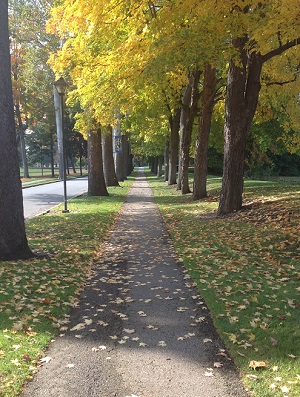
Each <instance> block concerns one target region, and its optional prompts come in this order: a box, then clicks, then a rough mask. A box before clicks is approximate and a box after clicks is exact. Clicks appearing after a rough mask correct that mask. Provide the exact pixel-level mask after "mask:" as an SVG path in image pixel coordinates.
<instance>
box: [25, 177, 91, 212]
mask: <svg viewBox="0 0 300 397" xmlns="http://www.w3.org/2000/svg"><path fill="white" fill-rule="evenodd" d="M87 188H88V178H87V177H83V178H77V179H72V180H69V181H67V196H68V199H70V198H72V197H75V196H78V195H80V194H82V193H84V192H86V191H87ZM63 200H64V190H63V182H55V183H49V184H46V185H39V186H33V187H28V188H26V189H23V205H24V217H25V219H29V218H32V217H34V216H36V215H39V214H41V213H43V212H45V211H47V210H49V209H50V208H52V207H54V206H55V205H58V204H61V203H63Z"/></svg>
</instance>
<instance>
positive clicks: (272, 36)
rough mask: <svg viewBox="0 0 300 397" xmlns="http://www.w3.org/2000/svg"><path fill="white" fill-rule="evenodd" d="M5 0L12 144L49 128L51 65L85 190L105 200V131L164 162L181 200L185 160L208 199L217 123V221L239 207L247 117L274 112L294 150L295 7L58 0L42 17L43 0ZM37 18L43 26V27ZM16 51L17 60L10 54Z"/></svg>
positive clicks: (292, 1)
mask: <svg viewBox="0 0 300 397" xmlns="http://www.w3.org/2000/svg"><path fill="white" fill-rule="evenodd" d="M11 4H12V5H13V7H14V10H18V9H20V20H19V22H18V23H16V25H15V26H14V25H13V24H12V26H11V32H12V33H11V36H12V43H16V44H15V54H16V55H14V52H13V51H12V55H13V62H12V66H13V67H12V71H13V83H14V93H15V95H14V98H15V99H14V101H15V112H16V117H17V126H18V130H19V136H20V137H22V129H23V127H24V120H26V121H27V120H29V119H32V120H35V121H34V122H33V123H32V124H34V123H36V124H38V123H47V127H46V128H45V129H46V130H47V131H50V130H51V128H53V126H54V115H53V100H52V95H49V93H51V92H52V84H53V81H54V74H53V72H52V70H51V69H52V68H53V70H54V71H55V73H56V77H58V76H59V75H64V77H65V78H66V79H67V80H68V82H69V87H70V88H71V91H70V92H69V96H68V103H67V104H68V108H69V109H73V110H74V113H76V115H75V118H76V125H75V128H76V129H77V131H80V132H81V133H83V134H84V135H85V137H87V136H89V153H90V154H89V155H90V156H91V157H90V165H91V170H90V171H91V172H90V174H91V175H92V176H95V177H92V179H91V181H92V183H91V188H89V189H90V194H106V192H105V189H103V188H100V187H99V186H100V185H101V183H102V182H103V177H102V180H100V179H99V178H98V177H97V175H98V176H99V175H100V174H103V170H101V164H102V161H99V159H101V155H102V149H101V150H100V147H101V145H102V143H101V139H100V138H101V135H103V133H104V132H105V131H111V130H113V131H117V134H120V131H122V132H123V134H124V131H126V134H127V133H128V132H129V133H130V138H129V139H130V144H131V147H132V148H133V150H134V152H135V153H136V155H142V154H143V151H144V152H145V151H147V153H148V154H152V155H160V156H162V155H164V158H165V163H166V170H167V172H166V179H167V180H168V183H169V184H174V183H178V188H180V189H181V191H182V193H186V192H188V191H189V185H188V178H187V172H188V165H189V160H190V155H192V156H193V158H194V161H195V180H194V191H193V196H194V199H199V198H201V197H205V195H206V173H207V151H208V145H209V136H210V133H211V129H212V128H211V126H212V124H213V125H214V124H215V123H216V120H217V122H220V121H221V122H223V126H224V127H223V131H224V135H223V136H224V149H223V150H224V164H223V185H222V192H221V197H220V204H219V209H218V214H219V215H223V214H227V213H229V212H232V211H235V210H238V209H240V208H241V205H242V192H243V174H244V160H245V155H246V142H247V139H248V137H249V134H250V128H251V125H252V124H253V120H255V121H256V122H257V123H259V122H265V121H267V120H269V119H272V118H278V115H280V125H281V127H282V129H283V134H282V135H281V137H280V138H281V139H282V142H284V143H285V145H286V147H287V148H289V149H290V150H294V151H296V150H299V147H300V145H299V141H300V140H299V125H298V124H297V123H298V122H299V117H298V116H299V92H298V87H297V77H298V74H299V46H298V44H299V37H298V32H299V24H300V21H299V18H298V11H297V10H298V8H297V0H286V1H285V2H282V1H279V0H263V1H257V0H253V1H246V0H223V1H222V2H211V1H209V0H197V1H196V0H195V1H191V0H159V1H157V2H153V1H151V0H134V1H131V0H126V1H125V0H121V1H120V0H108V1H102V0H89V1H86V0H77V1H75V2H74V1H73V0H61V1H58V2H55V5H56V6H55V7H53V8H52V10H51V18H50V20H48V18H49V11H50V7H51V6H52V1H51V0H22V1H16V0H11ZM6 6H7V2H6V1H5V2H4V3H3V4H2V7H4V8H5V7H6ZM18 7H20V8H18ZM33 7H34V8H33ZM33 9H34V12H33V11H32V10H33ZM35 12H37V13H38V17H37V15H36V14H35ZM15 15H17V14H16V13H15ZM3 18H4V17H3ZM24 21H26V23H24ZM41 21H42V22H43V23H42V25H43V24H44V23H45V25H46V22H47V21H48V22H47V30H45V29H43V28H41ZM4 26H5V24H4V25H3V27H4ZM3 27H2V29H3ZM16 27H18V28H19V30H18V29H17V28H16ZM20 27H21V28H20ZM16 32H18V33H16ZM58 37H59V39H58ZM22 40H23V41H22ZM21 41H22V43H23V44H20V43H21ZM33 42H36V43H39V45H32V43H33ZM23 51H25V53H26V57H24V54H22V57H21V56H18V52H21V53H22V52H23ZM49 53H51V58H50V63H49V62H48V56H49ZM30 54H32V57H31V56H29V55H30ZM43 55H44V57H43ZM14 59H16V60H18V62H15V61H14ZM19 59H20V61H19ZM21 59H22V61H21ZM24 59H26V62H25V63H24V62H23V60H24ZM31 64H32V65H34V67H30V65H31ZM50 65H51V67H50ZM20 72H21V73H20ZM14 76H16V78H15V77H14ZM19 76H20V78H19ZM46 76H47V77H46ZM45 80H47V81H45ZM41 87H44V89H41ZM41 92H43V95H40V93H41ZM21 98H22V99H21ZM18 110H19V111H21V112H22V115H21V117H18ZM73 110H72V111H73ZM38 112H39V113H40V117H39V118H38V117H37V116H36V115H37V113H38ZM33 115H34V117H33ZM19 120H22V122H19ZM256 134H257V131H256ZM107 135H108V136H109V133H108V134H105V135H103V136H102V138H103V139H104V136H107ZM115 135H116V134H115ZM125 136H126V137H127V135H125ZM257 136H258V139H260V140H262V139H263V138H262V135H260V133H258V134H257ZM214 139H215V137H214ZM20 141H22V138H20ZM218 145H219V143H218ZM106 163H107V160H104V164H106ZM96 164H97V166H96ZM99 164H100V165H99ZM123 165H124V163H123ZM177 166H178V167H179V172H178V175H177ZM99 167H100V168H99ZM102 167H103V166H102ZM117 169H120V167H117ZM103 176H104V175H103ZM117 179H118V178H117ZM102 186H105V184H104V185H103V183H102ZM1 252H2V249H1Z"/></svg>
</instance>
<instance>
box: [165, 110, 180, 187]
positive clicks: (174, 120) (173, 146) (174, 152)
mask: <svg viewBox="0 0 300 397" xmlns="http://www.w3.org/2000/svg"><path fill="white" fill-rule="evenodd" d="M180 111H181V108H178V109H175V110H174V116H172V115H171V116H170V117H169V123H170V128H171V133H170V153H169V176H168V185H176V174H177V162H178V145H179V125H180Z"/></svg>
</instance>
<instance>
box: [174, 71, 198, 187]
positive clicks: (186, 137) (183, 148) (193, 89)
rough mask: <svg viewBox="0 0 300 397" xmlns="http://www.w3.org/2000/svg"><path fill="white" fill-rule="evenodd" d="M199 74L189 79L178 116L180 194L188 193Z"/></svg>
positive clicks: (195, 73) (196, 72)
mask: <svg viewBox="0 0 300 397" xmlns="http://www.w3.org/2000/svg"><path fill="white" fill-rule="evenodd" d="M200 75H201V72H200V71H199V70H195V71H194V72H193V74H192V75H191V77H190V78H189V84H188V86H187V88H186V90H185V94H184V98H183V104H182V108H181V116H180V138H181V143H180V153H179V155H180V162H179V168H180V169H179V171H178V180H180V182H179V186H178V188H179V189H181V193H182V194H187V193H190V192H191V191H190V187H189V164H190V146H191V140H192V132H193V126H194V120H195V117H196V114H197V110H198V101H199V96H200V95H199V89H198V84H199V80H200Z"/></svg>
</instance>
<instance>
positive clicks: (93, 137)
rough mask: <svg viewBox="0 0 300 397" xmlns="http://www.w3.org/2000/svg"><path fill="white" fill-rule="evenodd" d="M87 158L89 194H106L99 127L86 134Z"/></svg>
mask: <svg viewBox="0 0 300 397" xmlns="http://www.w3.org/2000/svg"><path fill="white" fill-rule="evenodd" d="M88 158H89V180H88V195H89V196H108V191H107V189H106V185H105V179H104V173H103V162H102V144H101V128H100V127H98V128H97V129H96V130H94V131H90V132H89V136H88Z"/></svg>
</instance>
